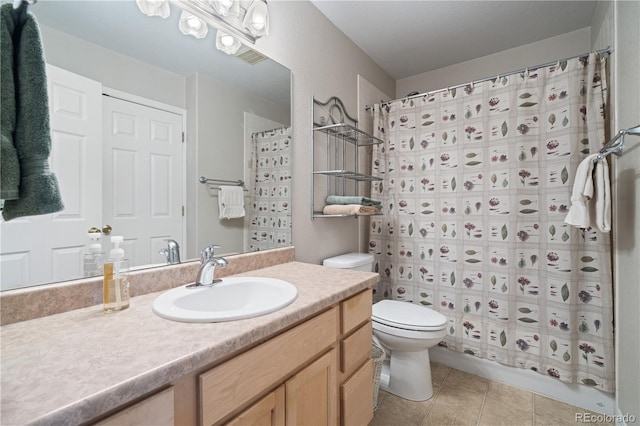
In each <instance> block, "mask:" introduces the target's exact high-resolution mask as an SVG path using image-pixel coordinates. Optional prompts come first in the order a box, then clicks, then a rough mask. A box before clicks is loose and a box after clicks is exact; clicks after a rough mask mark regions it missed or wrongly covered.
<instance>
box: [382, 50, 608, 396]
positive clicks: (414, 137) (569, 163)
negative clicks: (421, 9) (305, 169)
mask: <svg viewBox="0 0 640 426" xmlns="http://www.w3.org/2000/svg"><path fill="white" fill-rule="evenodd" d="M605 62H606V58H604V57H603V58H600V57H599V56H598V55H596V54H591V55H589V56H584V57H581V58H579V59H573V60H568V61H562V62H559V63H557V64H556V65H554V66H548V67H542V68H538V69H535V70H533V69H532V70H529V71H528V72H525V73H520V74H512V75H509V76H504V77H501V76H498V77H496V78H495V79H493V80H490V81H486V82H482V83H476V84H475V85H473V84H469V85H467V86H466V87H463V88H459V89H451V90H445V91H442V92H439V93H436V94H430V95H426V96H424V97H421V98H414V99H410V100H406V99H405V100H400V101H393V102H392V103H390V104H388V105H386V106H382V107H381V106H380V105H375V106H374V127H375V131H376V135H377V136H378V137H380V138H381V139H382V140H384V141H385V143H384V144H381V145H380V146H379V147H378V148H377V149H376V150H375V151H374V157H373V169H374V174H376V175H377V176H379V177H382V178H383V181H381V182H379V183H376V184H374V186H373V188H372V196H373V197H377V198H380V199H381V200H382V201H383V202H384V206H385V209H384V213H383V215H382V216H378V217H372V219H371V226H370V251H371V252H372V253H374V254H375V255H376V267H377V268H378V271H379V272H380V273H381V276H382V281H381V283H380V284H379V287H378V289H377V291H378V292H380V293H382V295H383V297H385V298H390V299H396V300H404V301H410V302H413V303H417V304H421V305H424V306H428V307H430V308H432V309H435V310H437V311H439V312H440V313H442V314H444V315H445V316H446V317H447V319H448V325H447V337H446V338H445V340H444V341H443V342H442V343H441V346H445V347H447V348H449V349H450V350H454V351H457V352H464V353H467V354H470V355H473V356H478V357H482V358H488V359H492V360H495V361H498V362H500V363H503V364H507V365H510V366H517V367H522V368H527V369H532V370H535V371H538V372H540V373H542V374H547V375H550V376H553V377H556V378H558V379H560V380H562V381H565V382H570V383H582V384H585V385H588V386H593V387H596V388H598V389H601V390H604V391H608V392H613V391H614V364H613V362H614V357H613V348H614V346H613V324H612V321H613V308H612V307H613V300H612V298H613V295H612V273H611V251H610V236H609V234H603V233H600V232H598V231H597V230H595V229H591V228H589V229H585V230H581V229H577V228H574V227H571V226H569V225H567V224H565V223H564V221H563V220H564V217H565V216H566V214H567V211H568V208H569V206H570V205H571V204H570V196H571V191H572V187H573V179H574V175H575V172H576V168H577V166H578V164H579V163H580V161H581V160H583V159H584V158H585V157H586V156H587V155H588V154H589V153H590V152H592V153H593V152H596V151H597V150H598V149H599V147H600V146H601V145H602V144H603V143H604V142H606V141H605V135H604V123H605V121H604V110H605V103H606V92H607V85H606V81H605V77H606V72H605V65H606V63H605Z"/></svg>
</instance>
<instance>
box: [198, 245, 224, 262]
mask: <svg viewBox="0 0 640 426" xmlns="http://www.w3.org/2000/svg"><path fill="white" fill-rule="evenodd" d="M219 248H221V246H219V245H217V244H210V245H208V246H206V247H205V248H203V249H202V250H200V264H204V263H205V262H206V261H208V260H209V259H211V258H212V257H213V256H214V255H215V253H214V251H215V249H219Z"/></svg>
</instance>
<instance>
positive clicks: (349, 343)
mask: <svg viewBox="0 0 640 426" xmlns="http://www.w3.org/2000/svg"><path fill="white" fill-rule="evenodd" d="M371 333H372V330H371V321H367V323H366V324H365V325H363V326H362V327H360V328H359V329H357V330H356V331H355V332H354V333H353V334H352V335H351V336H349V337H347V338H346V339H344V340H343V341H342V342H340V371H341V372H342V373H345V374H347V375H349V374H351V373H352V372H353V371H354V370H355V369H356V367H358V366H360V365H362V363H363V362H365V361H366V360H367V359H371Z"/></svg>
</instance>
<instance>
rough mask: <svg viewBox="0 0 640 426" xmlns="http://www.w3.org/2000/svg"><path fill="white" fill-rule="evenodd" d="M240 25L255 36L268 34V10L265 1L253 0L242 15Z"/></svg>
mask: <svg viewBox="0 0 640 426" xmlns="http://www.w3.org/2000/svg"><path fill="white" fill-rule="evenodd" d="M242 25H244V27H245V28H246V29H247V30H249V32H250V33H251V34H253V35H254V36H255V37H261V36H264V35H268V34H269V11H268V9H267V2H266V1H264V0H254V1H253V2H252V3H251V5H250V6H249V8H248V9H247V13H245V15H244V20H243V21H242Z"/></svg>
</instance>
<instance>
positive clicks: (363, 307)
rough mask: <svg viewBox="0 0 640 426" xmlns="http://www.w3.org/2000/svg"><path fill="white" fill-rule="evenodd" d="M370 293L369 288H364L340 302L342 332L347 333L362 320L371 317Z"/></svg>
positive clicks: (371, 302) (371, 299)
mask: <svg viewBox="0 0 640 426" xmlns="http://www.w3.org/2000/svg"><path fill="white" fill-rule="evenodd" d="M372 294H373V293H372V290H371V289H369V290H365V291H363V292H362V293H360V294H357V295H355V296H353V297H352V298H350V299H347V300H345V301H344V302H342V303H341V304H340V309H341V310H342V320H341V322H340V331H341V333H342V334H346V333H348V332H349V331H351V330H352V329H354V328H355V327H356V326H358V325H360V324H362V323H363V322H364V321H366V320H369V319H371V307H372V305H373V296H372Z"/></svg>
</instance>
